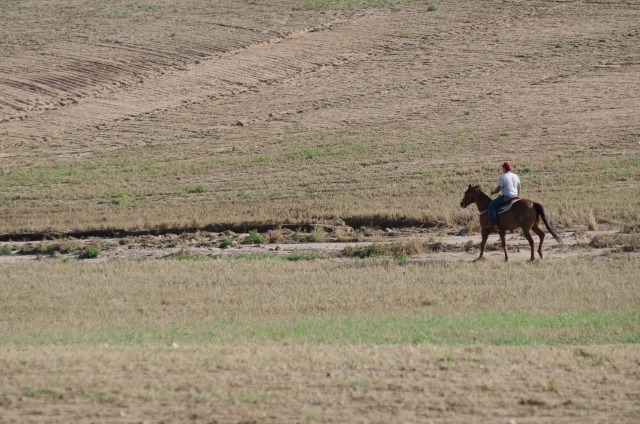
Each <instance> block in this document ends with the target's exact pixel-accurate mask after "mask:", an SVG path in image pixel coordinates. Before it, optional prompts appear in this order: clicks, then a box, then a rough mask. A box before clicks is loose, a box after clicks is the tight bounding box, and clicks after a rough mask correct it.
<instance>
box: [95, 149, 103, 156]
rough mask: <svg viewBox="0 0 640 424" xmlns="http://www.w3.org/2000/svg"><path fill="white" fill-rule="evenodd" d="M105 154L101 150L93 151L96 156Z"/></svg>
mask: <svg viewBox="0 0 640 424" xmlns="http://www.w3.org/2000/svg"><path fill="white" fill-rule="evenodd" d="M103 153H104V150H100V149H96V150H94V151H93V154H94V155H101V154H103Z"/></svg>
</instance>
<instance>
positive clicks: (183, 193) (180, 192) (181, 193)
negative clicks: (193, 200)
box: [175, 188, 187, 196]
mask: <svg viewBox="0 0 640 424" xmlns="http://www.w3.org/2000/svg"><path fill="white" fill-rule="evenodd" d="M175 194H176V196H186V195H187V190H185V189H183V188H179V189H177V190H176V193H175Z"/></svg>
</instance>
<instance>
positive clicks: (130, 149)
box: [0, 0, 640, 233]
mask: <svg viewBox="0 0 640 424" xmlns="http://www.w3.org/2000/svg"><path fill="white" fill-rule="evenodd" d="M435 4H436V5H437V11H433V12H428V9H427V8H428V4H426V3H423V2H418V1H415V2H404V1H384V0H383V1H378V2H376V1H351V2H348V1H319V2H306V1H301V0H295V1H284V2H282V1H278V2H267V1H258V2H238V1H220V2H216V3H210V2H199V1H190V2H180V3H179V4H176V3H174V2H166V1H157V2H153V3H148V4H147V3H140V2H129V0H127V1H112V2H109V3H108V4H100V5H96V4H94V3H92V2H86V1H74V2H71V3H69V2H55V1H54V2H47V3H46V4H42V3H41V2H38V1H32V0H23V1H9V0H3V1H2V7H0V13H1V15H0V19H2V22H3V26H2V29H0V56H1V57H3V61H2V63H1V64H0V155H1V156H2V162H1V164H0V174H1V175H0V190H1V192H0V211H1V213H2V216H3V220H2V222H1V223H0V232H2V233H7V232H15V231H21V230H25V231H34V230H44V229H54V230H67V229H70V228H98V227H113V228H139V227H147V228H148V227H156V226H161V225H164V226H184V225H191V224H194V225H196V226H203V225H206V224H210V223H221V222H234V223H241V222H244V221H257V222H272V223H275V224H277V223H282V222H285V221H292V222H298V221H306V222H310V221H312V222H322V221H328V220H332V219H333V220H335V219H341V218H343V219H344V218H349V217H369V218H371V217H376V216H381V217H387V218H389V217H390V218H393V219H396V218H400V217H405V216H406V217H411V218H416V219H420V220H424V221H427V222H430V223H438V222H440V223H441V224H442V225H444V226H451V225H454V224H456V223H458V224H460V223H463V222H464V221H466V220H468V219H469V218H470V214H469V213H468V212H466V211H462V210H460V209H459V208H458V206H457V204H458V202H459V198H460V197H461V195H462V191H463V188H464V187H465V186H466V184H467V183H468V182H472V181H475V182H481V183H483V184H485V185H487V186H488V185H492V184H493V183H494V180H495V179H496V177H497V173H498V164H499V163H501V162H502V161H503V160H504V159H511V160H512V161H514V162H515V164H516V170H517V172H518V173H520V175H521V177H522V179H523V184H524V195H525V196H526V197H532V198H534V199H536V200H538V201H540V202H542V203H543V204H545V206H547V211H549V212H548V213H549V215H550V216H551V218H552V221H554V222H556V223H557V224H558V225H565V226H567V227H572V226H573V225H575V224H586V221H587V216H588V214H589V211H590V210H593V213H594V214H595V217H596V219H598V220H600V221H609V222H610V223H613V224H616V225H619V226H622V225H624V224H630V223H634V222H637V221H638V220H639V216H638V211H639V210H640V205H639V204H638V202H639V199H640V196H639V195H638V193H639V192H638V190H639V189H640V187H639V186H638V181H639V180H640V179H639V178H638V177H639V175H638V172H640V171H639V169H640V167H639V166H638V164H639V162H638V161H639V160H640V158H639V156H638V152H639V149H640V144H639V141H640V140H639V138H638V137H639V136H638V134H640V129H639V128H638V127H637V123H638V122H639V121H640V119H639V118H640V116H639V115H638V113H639V112H638V111H639V110H640V108H639V107H638V106H640V104H639V103H638V99H639V98H640V96H639V93H638V87H640V84H639V81H638V75H639V74H638V63H639V60H640V56H639V53H638V52H639V49H638V46H639V41H640V40H639V37H640V32H639V28H638V24H637V23H638V21H639V20H640V19H639V16H638V14H639V13H640V8H639V6H638V4H637V3H634V2H629V1H627V2H615V3H612V2H596V3H594V2H562V3H558V2H536V1H526V2H523V1H509V2H503V1H494V2H486V1H446V2H436V3H435ZM371 6H375V7H371ZM558 43H559V44H558Z"/></svg>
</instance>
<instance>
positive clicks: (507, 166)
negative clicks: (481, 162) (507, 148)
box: [502, 161, 511, 171]
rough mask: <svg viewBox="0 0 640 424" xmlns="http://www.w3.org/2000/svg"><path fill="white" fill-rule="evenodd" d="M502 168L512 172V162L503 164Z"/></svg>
mask: <svg viewBox="0 0 640 424" xmlns="http://www.w3.org/2000/svg"><path fill="white" fill-rule="evenodd" d="M502 167H503V168H504V169H506V170H507V171H510V170H511V162H508V161H507V162H505V163H503V164H502Z"/></svg>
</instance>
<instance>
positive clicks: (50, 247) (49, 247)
mask: <svg viewBox="0 0 640 424" xmlns="http://www.w3.org/2000/svg"><path fill="white" fill-rule="evenodd" d="M79 248H80V246H79V245H78V244H72V245H71V244H67V243H44V242H41V243H39V244H37V245H35V246H34V245H33V244H31V243H27V244H25V245H23V246H22V247H21V248H20V250H18V253H20V254H22V255H36V254H45V253H53V252H59V253H71V252H73V251H74V250H77V249H79Z"/></svg>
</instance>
